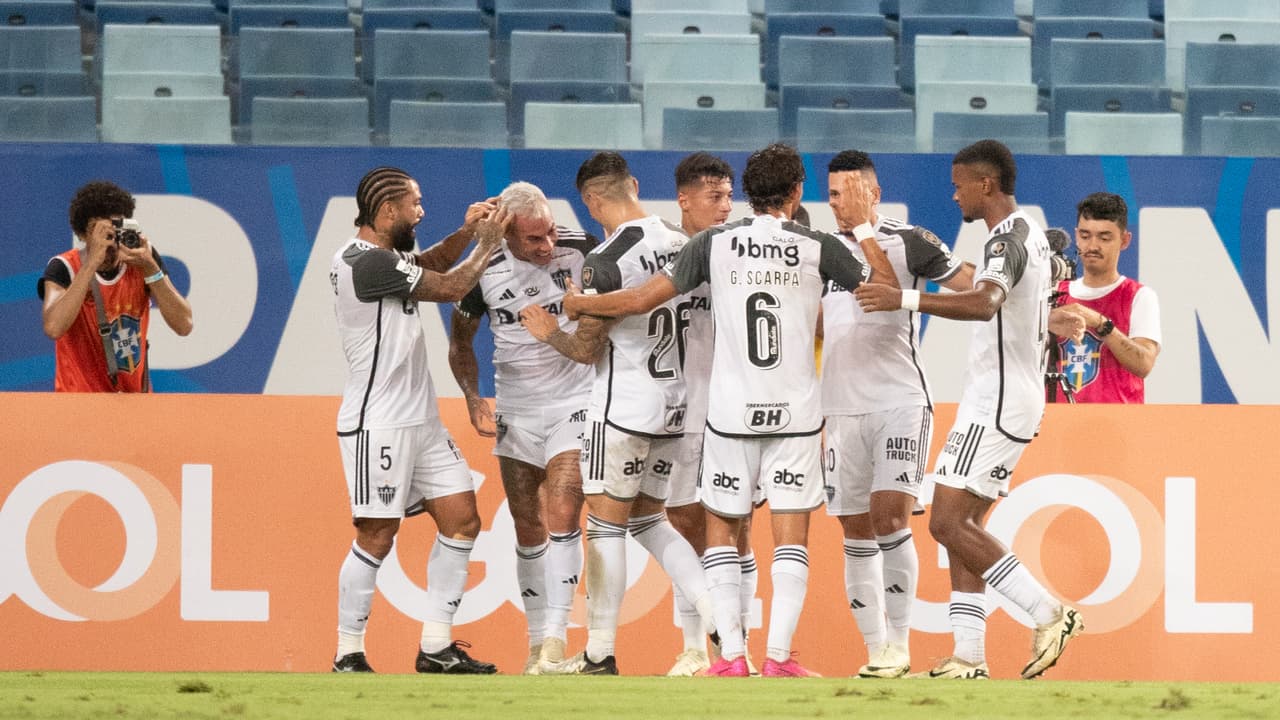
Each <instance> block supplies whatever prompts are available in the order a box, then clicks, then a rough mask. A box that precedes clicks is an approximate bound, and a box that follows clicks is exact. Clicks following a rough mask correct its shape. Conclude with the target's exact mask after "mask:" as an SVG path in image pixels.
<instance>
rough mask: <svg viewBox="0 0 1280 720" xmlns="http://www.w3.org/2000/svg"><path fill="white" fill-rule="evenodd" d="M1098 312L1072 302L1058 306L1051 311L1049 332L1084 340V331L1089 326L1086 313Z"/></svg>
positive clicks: (1062, 336)
mask: <svg viewBox="0 0 1280 720" xmlns="http://www.w3.org/2000/svg"><path fill="white" fill-rule="evenodd" d="M1081 311H1087V312H1091V313H1093V314H1094V315H1097V314H1098V313H1096V312H1094V311H1093V310H1090V309H1089V308H1087V307H1085V306H1083V305H1077V304H1075V303H1072V304H1070V305H1063V306H1062V307H1056V308H1054V309H1052V310H1050V311H1049V332H1051V333H1053V334H1054V335H1057V336H1058V337H1061V338H1071V339H1072V340H1074V341H1076V342H1080V341H1082V340H1084V331H1085V329H1086V328H1087V327H1088V321H1087V320H1086V319H1085V317H1086V316H1085V313H1084V312H1081Z"/></svg>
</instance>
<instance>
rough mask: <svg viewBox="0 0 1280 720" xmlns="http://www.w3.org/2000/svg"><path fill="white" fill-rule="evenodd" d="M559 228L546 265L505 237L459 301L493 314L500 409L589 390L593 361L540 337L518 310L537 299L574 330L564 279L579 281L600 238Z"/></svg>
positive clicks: (473, 311)
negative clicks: (524, 256)
mask: <svg viewBox="0 0 1280 720" xmlns="http://www.w3.org/2000/svg"><path fill="white" fill-rule="evenodd" d="M556 234H557V236H558V238H559V239H558V240H557V241H556V246H555V248H554V249H553V250H552V252H551V261H550V262H548V263H547V264H546V265H535V264H533V263H531V262H526V261H524V260H520V259H518V258H517V257H515V256H514V255H512V254H511V251H510V250H509V249H507V244H506V241H503V244H502V249H501V250H499V251H498V252H497V253H495V254H494V256H493V259H492V260H490V261H489V267H488V269H486V270H485V271H484V274H483V275H481V276H480V282H479V283H477V284H476V286H475V287H474V288H472V290H471V292H469V293H467V296H466V297H464V298H463V299H462V300H461V301H459V302H458V303H457V305H456V307H457V310H458V312H460V313H462V314H463V315H466V316H468V317H473V318H475V317H480V316H481V315H487V316H488V317H489V329H490V330H491V331H492V332H493V379H494V387H495V391H496V392H495V394H496V395H497V403H496V404H497V410H498V412H519V411H525V410H533V409H537V408H542V407H545V406H546V405H547V404H548V402H549V401H550V400H566V401H568V400H571V399H572V398H573V397H574V396H579V395H580V396H586V395H587V393H589V392H591V377H592V372H591V368H590V367H589V366H587V365H583V364H581V363H577V362H574V361H573V360H570V359H569V358H567V357H565V356H564V355H561V354H560V353H558V352H556V350H555V348H553V347H551V346H550V345H547V344H546V343H542V342H539V341H538V340H537V339H536V338H534V337H533V336H532V335H530V334H529V331H527V330H525V329H524V326H523V325H521V324H520V311H521V310H523V309H524V308H525V307H526V306H528V305H531V304H537V305H541V306H542V307H543V308H546V310H547V311H548V312H550V313H551V314H552V315H555V316H556V319H557V320H558V321H559V322H560V329H561V330H564V331H565V332H567V333H572V332H573V330H574V328H576V327H577V325H578V324H577V322H574V321H571V320H569V318H568V317H566V316H565V314H564V302H563V300H564V289H565V281H566V280H569V279H572V280H573V282H574V283H577V284H579V285H581V283H582V264H583V260H584V259H585V258H586V255H587V252H588V251H590V249H591V248H592V247H594V246H595V244H596V241H595V238H594V237H591V236H588V235H586V234H584V233H583V232H582V231H580V230H571V229H569V228H566V227H559V226H557V228H556Z"/></svg>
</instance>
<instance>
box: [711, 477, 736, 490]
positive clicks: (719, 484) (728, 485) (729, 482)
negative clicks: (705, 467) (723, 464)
mask: <svg viewBox="0 0 1280 720" xmlns="http://www.w3.org/2000/svg"><path fill="white" fill-rule="evenodd" d="M711 487H713V488H719V489H721V490H730V491H733V492H738V491H739V490H741V489H742V478H739V477H735V476H733V475H730V474H729V473H720V472H718V473H716V474H714V475H712V476H711Z"/></svg>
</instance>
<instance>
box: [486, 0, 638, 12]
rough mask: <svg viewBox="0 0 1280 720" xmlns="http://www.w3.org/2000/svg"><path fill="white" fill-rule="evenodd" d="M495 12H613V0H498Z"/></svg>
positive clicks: (495, 3)
mask: <svg viewBox="0 0 1280 720" xmlns="http://www.w3.org/2000/svg"><path fill="white" fill-rule="evenodd" d="M493 10H494V13H495V14H496V13H503V12H510V11H513V10H514V11H520V10H570V11H578V10H589V11H592V12H600V11H604V12H610V13H611V12H613V3H612V2H611V0H496V1H495V2H494V4H493Z"/></svg>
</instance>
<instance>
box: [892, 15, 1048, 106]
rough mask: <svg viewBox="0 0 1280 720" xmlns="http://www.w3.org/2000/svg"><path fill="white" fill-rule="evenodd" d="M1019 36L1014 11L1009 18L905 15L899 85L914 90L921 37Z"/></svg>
mask: <svg viewBox="0 0 1280 720" xmlns="http://www.w3.org/2000/svg"><path fill="white" fill-rule="evenodd" d="M1020 34H1021V30H1020V29H1019V27H1018V19H1017V18H1016V17H1014V16H1013V14H1012V11H1011V12H1010V14H1009V16H1008V17H983V16H965V17H951V16H932V15H929V16H914V17H907V16H904V17H903V18H902V19H901V20H900V21H899V35H900V41H899V45H898V50H899V53H898V84H899V85H901V86H902V87H903V88H912V87H915V84H916V75H915V58H916V53H915V46H916V38H917V37H918V36H921V35H951V36H958V37H959V36H989V37H1016V36H1018V35H1020ZM1029 64H1030V61H1029V60H1028V65H1029ZM1029 71H1030V67H1028V72H1029Z"/></svg>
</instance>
